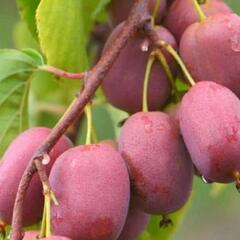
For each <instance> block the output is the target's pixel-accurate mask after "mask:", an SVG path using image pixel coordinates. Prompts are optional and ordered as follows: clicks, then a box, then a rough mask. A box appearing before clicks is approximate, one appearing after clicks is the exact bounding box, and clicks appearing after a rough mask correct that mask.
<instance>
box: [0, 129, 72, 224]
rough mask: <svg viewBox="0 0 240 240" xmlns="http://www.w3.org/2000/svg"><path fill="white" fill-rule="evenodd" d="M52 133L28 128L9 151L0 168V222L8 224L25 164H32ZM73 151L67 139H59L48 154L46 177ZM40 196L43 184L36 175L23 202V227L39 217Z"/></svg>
mask: <svg viewBox="0 0 240 240" xmlns="http://www.w3.org/2000/svg"><path fill="white" fill-rule="evenodd" d="M50 131H51V129H48V128H41V127H38V128H31V129H28V130H27V131H25V132H23V133H22V134H20V135H19V136H18V137H17V138H16V139H15V140H14V141H13V142H12V143H11V144H10V146H9V147H8V149H7V150H6V152H5V154H4V156H3V158H2V164H1V166H0V189H1V190H0V191H1V194H0V218H1V219H2V220H3V221H5V222H6V223H9V224H10V223H11V220H12V212H13V206H14V201H15V197H16V193H17V189H18V185H19V182H20V179H21V177H22V175H23V172H24V170H25V168H26V167H27V164H28V163H29V161H30V160H31V157H32V156H33V153H34V152H35V150H37V147H39V145H40V144H41V143H42V142H43V141H44V140H45V139H46V138H47V136H48V134H49V133H50ZM70 147H72V143H71V142H70V141H69V139H68V138H67V137H65V136H64V137H62V138H61V139H60V140H59V141H58V143H57V144H56V145H55V147H54V148H53V149H52V150H51V152H50V158H51V162H50V164H49V165H48V166H47V173H48V174H49V172H50V169H51V166H52V164H53V162H54V161H55V160H56V158H57V157H58V156H59V155H61V154H62V153H63V152H64V151H66V150H67V149H69V148H70ZM42 210H43V194H42V184H41V182H40V179H39V177H38V175H37V174H36V175H35V176H34V177H33V179H32V181H31V184H30V187H29V188H28V190H27V195H26V198H25V200H24V211H23V220H24V222H23V224H24V225H29V224H33V223H36V222H37V221H38V220H39V219H40V218H41V215H42Z"/></svg>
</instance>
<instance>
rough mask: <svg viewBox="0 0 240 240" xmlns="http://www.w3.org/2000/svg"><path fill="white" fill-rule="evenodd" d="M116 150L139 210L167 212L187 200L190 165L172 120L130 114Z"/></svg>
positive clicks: (157, 114) (164, 116) (152, 114)
mask: <svg viewBox="0 0 240 240" xmlns="http://www.w3.org/2000/svg"><path fill="white" fill-rule="evenodd" d="M119 150H120V152H121V154H122V156H123V157H124V159H125V160H126V162H127V164H128V167H129V171H130V179H131V184H132V191H133V195H134V198H135V199H136V201H137V202H138V205H139V208H140V209H142V210H144V211H145V212H147V213H150V214H168V213H170V212H174V211H176V210H178V209H179V208H181V207H182V206H183V205H184V204H185V203H186V201H187V199H188V197H189V194H190V192H191V188H192V176H193V167H192V163H191V161H190V159H189V155H188V153H187V151H186V148H185V146H184V144H183V141H182V139H181V137H180V133H179V129H178V124H177V122H176V121H175V120H174V119H172V118H170V117H169V116H168V115H167V114H165V113H161V112H148V113H143V112H139V113H136V114H134V115H132V116H131V117H130V118H129V119H128V120H127V121H126V122H125V124H124V125H123V127H122V130H121V135H120V139H119Z"/></svg>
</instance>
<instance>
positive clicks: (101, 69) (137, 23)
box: [11, 0, 151, 240]
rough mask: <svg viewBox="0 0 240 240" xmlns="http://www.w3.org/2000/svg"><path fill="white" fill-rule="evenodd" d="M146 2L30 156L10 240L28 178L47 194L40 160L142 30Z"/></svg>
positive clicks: (15, 235) (18, 235) (16, 231)
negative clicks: (36, 177)
mask: <svg viewBox="0 0 240 240" xmlns="http://www.w3.org/2000/svg"><path fill="white" fill-rule="evenodd" d="M148 2H149V0H136V2H135V4H134V6H133V9H132V11H131V13H130V15H129V17H128V19H127V21H126V22H125V25H124V27H123V30H122V32H121V33H120V34H119V37H118V38H117V40H116V41H115V42H114V44H113V47H112V48H110V49H109V50H108V51H107V52H106V53H105V54H104V55H103V56H102V58H101V59H100V60H99V62H98V63H97V64H96V65H95V66H94V67H93V68H92V69H91V70H90V71H89V72H88V73H87V74H80V75H81V76H84V77H85V85H84V89H83V90H82V91H81V93H80V94H79V96H78V97H77V98H76V99H75V100H74V101H73V103H72V104H71V106H70V107H69V108H68V110H67V112H66V113H65V114H64V115H63V117H62V118H61V119H60V120H59V122H58V123H57V125H56V126H55V127H54V128H53V129H52V132H51V133H50V135H49V136H48V138H47V139H46V140H45V142H43V143H42V145H41V146H40V147H39V148H38V149H37V151H36V152H35V153H34V155H33V157H32V159H31V160H30V162H29V164H28V166H27V168H26V170H25V172H24V174H23V176H22V179H21V181H20V184H19V187H18V192H17V196H16V200H15V205H14V211H13V220H12V231H11V240H22V238H23V234H22V222H23V219H22V218H23V202H24V197H25V194H26V191H27V189H28V187H29V184H30V182H31V179H32V177H33V175H34V174H35V172H36V171H38V173H39V175H40V179H41V181H42V184H43V186H44V188H45V189H44V190H45V192H47V193H49V192H50V191H51V188H50V185H49V182H48V177H47V175H46V172H45V169H44V166H43V164H42V161H43V160H44V158H45V157H46V156H47V154H48V153H49V152H50V150H51V149H52V148H53V146H54V145H55V144H56V142H57V141H58V139H59V138H60V137H61V136H62V135H63V134H64V133H65V132H66V130H67V129H68V127H69V126H70V125H71V124H72V123H73V122H74V120H75V119H76V118H77V117H78V116H79V115H80V114H81V113H82V111H83V110H84V107H85V106H86V105H87V103H88V102H89V101H90V100H91V98H92V96H93V95H94V93H95V91H96V90H97V88H98V87H99V86H100V84H101V83H102V80H103V79H104V77H105V75H106V74H107V73H108V71H109V69H110V68H111V66H112V64H113V63H114V61H115V59H116V58H117V57H118V55H119V53H120V51H121V49H122V48H123V47H124V46H125V44H126V42H127V41H128V39H129V38H130V37H131V36H132V35H133V34H134V33H135V32H136V31H137V30H138V29H139V28H143V26H144V25H145V24H148V23H149V22H150V20H151V18H150V14H149V11H148V7H147V6H148Z"/></svg>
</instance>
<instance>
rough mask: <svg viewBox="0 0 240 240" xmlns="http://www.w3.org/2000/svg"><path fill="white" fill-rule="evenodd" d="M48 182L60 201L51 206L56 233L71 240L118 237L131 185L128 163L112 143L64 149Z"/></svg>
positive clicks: (103, 239) (100, 239) (125, 215)
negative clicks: (57, 204) (110, 144)
mask: <svg viewBox="0 0 240 240" xmlns="http://www.w3.org/2000/svg"><path fill="white" fill-rule="evenodd" d="M66 166H68V168H67V169H66ZM50 183H51V186H52V189H53V191H54V193H55V194H56V197H57V199H58V202H59V206H57V207H55V206H53V207H52V217H51V219H52V227H53V233H54V234H55V235H64V236H67V237H70V238H72V239H73V240H79V239H81V240H114V239H116V238H117V237H118V236H119V234H120V232H121V230H122V228H123V226H124V223H125V220H126V217H127V212H128V207H129V197H130V184H129V176H128V171H127V166H126V164H125V162H124V160H123V159H122V157H121V155H120V154H119V153H118V152H117V151H116V150H115V149H114V148H113V147H112V146H109V145H107V144H95V145H82V146H78V147H75V148H72V149H70V150H68V151H66V152H65V153H64V154H62V155H61V156H60V157H59V158H58V160H57V161H56V163H55V164H54V166H53V168H52V171H51V174H50Z"/></svg>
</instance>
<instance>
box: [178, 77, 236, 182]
mask: <svg viewBox="0 0 240 240" xmlns="http://www.w3.org/2000/svg"><path fill="white" fill-rule="evenodd" d="M179 119H180V120H179V121H180V128H181V133H182V135H183V138H184V141H185V143H186V146H187V148H188V150H189V153H190V155H191V158H192V161H193V163H194V164H195V166H196V167H197V169H198V170H199V171H200V173H201V174H202V175H203V177H204V178H205V179H208V180H210V181H214V182H220V183H228V182H232V181H234V178H233V172H234V171H235V170H240V161H239V158H240V132H239V129H240V101H239V99H238V98H237V96H236V95H235V94H234V93H233V92H232V91H230V90H229V89H228V88H226V87H224V86H221V85H219V84H216V83H214V82H205V81H203V82H199V83H197V84H196V85H195V86H194V87H192V88H191V89H190V90H189V92H188V93H186V94H185V96H184V97H183V99H182V103H181V107H180V110H179Z"/></svg>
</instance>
